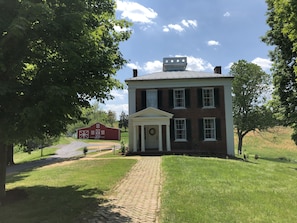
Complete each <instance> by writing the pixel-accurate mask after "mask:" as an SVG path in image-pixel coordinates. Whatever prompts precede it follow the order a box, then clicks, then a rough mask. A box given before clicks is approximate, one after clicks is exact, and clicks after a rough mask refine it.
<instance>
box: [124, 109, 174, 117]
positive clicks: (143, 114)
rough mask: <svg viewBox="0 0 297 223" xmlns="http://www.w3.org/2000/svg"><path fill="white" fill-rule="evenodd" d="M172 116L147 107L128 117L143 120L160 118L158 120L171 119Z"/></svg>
mask: <svg viewBox="0 0 297 223" xmlns="http://www.w3.org/2000/svg"><path fill="white" fill-rule="evenodd" d="M172 116H173V114H171V113H169V112H165V111H162V110H160V109H157V108H153V107H148V108H145V109H143V110H141V111H138V112H136V113H134V114H132V115H130V116H129V119H131V118H145V117H160V118H172Z"/></svg>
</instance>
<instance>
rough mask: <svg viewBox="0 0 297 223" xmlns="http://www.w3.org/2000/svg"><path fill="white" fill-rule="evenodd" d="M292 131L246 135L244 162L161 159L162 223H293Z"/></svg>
mask: <svg viewBox="0 0 297 223" xmlns="http://www.w3.org/2000/svg"><path fill="white" fill-rule="evenodd" d="M290 131H291V130H290V129H287V128H276V129H273V130H271V131H270V132H266V133H261V134H259V133H250V134H249V135H248V136H246V138H245V139H244V148H243V149H244V150H246V152H248V153H249V160H248V162H244V161H242V160H239V159H238V160H235V159H233V160H231V159H229V160H228V159H218V158H201V157H188V156H166V157H164V158H163V162H162V168H163V173H164V177H165V180H164V185H163V191H162V197H161V207H162V209H161V222H162V223H169V222H170V223H173V222H183V223H187V222H297V215H296V209H297V200H296V197H297V181H296V178H297V162H296V161H295V160H296V159H297V149H296V146H295V145H294V143H293V142H292V141H291V140H290ZM254 154H258V155H259V156H260V159H258V160H255V159H254V158H253V155H254Z"/></svg>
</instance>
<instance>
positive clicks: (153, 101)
mask: <svg viewBox="0 0 297 223" xmlns="http://www.w3.org/2000/svg"><path fill="white" fill-rule="evenodd" d="M146 107H147V108H148V107H153V108H158V90H157V89H150V90H146Z"/></svg>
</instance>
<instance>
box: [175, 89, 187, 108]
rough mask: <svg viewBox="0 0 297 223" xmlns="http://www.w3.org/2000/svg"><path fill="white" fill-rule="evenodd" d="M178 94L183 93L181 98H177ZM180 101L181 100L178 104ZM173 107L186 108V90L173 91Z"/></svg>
mask: <svg viewBox="0 0 297 223" xmlns="http://www.w3.org/2000/svg"><path fill="white" fill-rule="evenodd" d="M176 92H181V94H180V97H177V95H176ZM178 100H181V101H180V102H178ZM173 107H174V108H175V109H176V108H177V109H179V108H186V93H185V89H184V88H178V89H173Z"/></svg>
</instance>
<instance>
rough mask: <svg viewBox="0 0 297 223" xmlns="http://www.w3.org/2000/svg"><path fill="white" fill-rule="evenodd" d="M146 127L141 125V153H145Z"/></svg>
mask: <svg viewBox="0 0 297 223" xmlns="http://www.w3.org/2000/svg"><path fill="white" fill-rule="evenodd" d="M144 140H145V139H144V125H141V152H145V141H144Z"/></svg>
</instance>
